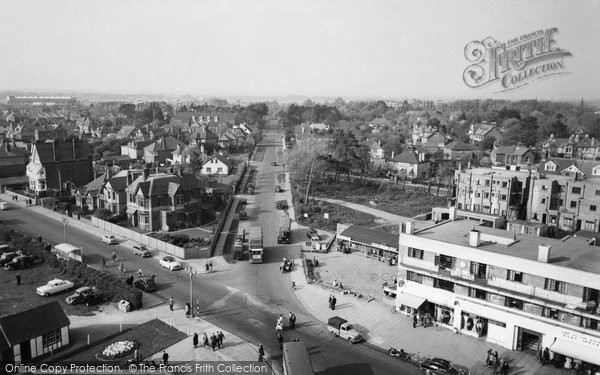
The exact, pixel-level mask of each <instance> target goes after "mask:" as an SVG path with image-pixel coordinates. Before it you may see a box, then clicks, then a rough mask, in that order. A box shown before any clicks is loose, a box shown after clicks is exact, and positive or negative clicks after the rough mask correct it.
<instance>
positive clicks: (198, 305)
mask: <svg viewBox="0 0 600 375" xmlns="http://www.w3.org/2000/svg"><path fill="white" fill-rule="evenodd" d="M196 316H198V317H199V316H200V304H199V303H196Z"/></svg>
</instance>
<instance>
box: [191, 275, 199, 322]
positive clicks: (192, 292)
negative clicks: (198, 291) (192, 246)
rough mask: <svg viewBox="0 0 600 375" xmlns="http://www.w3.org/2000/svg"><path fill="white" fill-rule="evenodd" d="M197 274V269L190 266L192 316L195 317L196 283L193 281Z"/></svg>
mask: <svg viewBox="0 0 600 375" xmlns="http://www.w3.org/2000/svg"><path fill="white" fill-rule="evenodd" d="M196 273H197V272H196V269H195V268H194V267H192V266H190V310H191V311H190V313H191V314H192V316H194V308H193V307H194V283H193V282H192V281H193V279H194V275H195V274H196Z"/></svg>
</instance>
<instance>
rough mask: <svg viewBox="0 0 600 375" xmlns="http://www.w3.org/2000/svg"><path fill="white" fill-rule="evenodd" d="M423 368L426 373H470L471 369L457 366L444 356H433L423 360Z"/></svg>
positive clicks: (442, 374) (452, 374) (445, 374)
mask: <svg viewBox="0 0 600 375" xmlns="http://www.w3.org/2000/svg"><path fill="white" fill-rule="evenodd" d="M421 370H423V372H424V373H425V374H426V375H469V369H468V368H466V367H463V366H456V365H454V364H453V363H452V362H450V361H447V360H445V359H443V358H431V359H427V360H425V361H423V362H421Z"/></svg>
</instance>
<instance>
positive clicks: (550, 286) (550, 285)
mask: <svg viewBox="0 0 600 375" xmlns="http://www.w3.org/2000/svg"><path fill="white" fill-rule="evenodd" d="M544 289H546V290H551V291H553V292H558V293H566V291H567V283H565V282H564V281H557V280H553V279H546V282H545V283H544Z"/></svg>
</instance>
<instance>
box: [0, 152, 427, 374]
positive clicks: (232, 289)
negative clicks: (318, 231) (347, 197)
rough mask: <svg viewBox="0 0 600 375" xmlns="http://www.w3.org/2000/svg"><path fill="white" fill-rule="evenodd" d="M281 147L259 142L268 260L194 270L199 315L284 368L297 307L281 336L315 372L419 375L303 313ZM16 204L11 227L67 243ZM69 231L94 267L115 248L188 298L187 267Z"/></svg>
mask: <svg viewBox="0 0 600 375" xmlns="http://www.w3.org/2000/svg"><path fill="white" fill-rule="evenodd" d="M277 149H278V144H275V143H274V142H268V141H267V142H265V144H264V145H263V146H260V147H259V151H258V154H257V161H259V163H258V173H257V174H256V183H257V193H256V195H255V196H254V197H253V198H254V201H253V203H250V205H249V207H248V211H249V212H248V213H249V219H250V220H254V221H255V222H256V223H260V224H262V225H263V228H264V232H265V263H264V264H249V263H248V262H247V261H242V262H238V263H237V264H236V265H235V266H234V267H233V268H232V269H231V270H229V271H223V272H216V273H213V274H209V275H196V276H195V279H194V281H193V284H194V298H195V297H198V298H199V299H200V306H201V315H202V317H203V318H204V319H206V320H208V321H210V322H211V323H213V324H215V325H218V326H220V327H222V328H223V329H225V330H227V331H229V332H233V333H235V334H236V335H238V336H240V337H241V338H243V339H244V340H246V341H248V342H251V343H254V344H258V343H262V344H263V345H264V346H265V351H266V353H267V356H268V357H271V359H273V363H274V367H275V368H280V366H281V365H280V360H281V351H280V350H279V347H278V344H277V343H276V341H275V336H276V335H275V332H274V328H275V322H276V319H277V315H278V314H279V313H282V314H284V315H287V314H288V313H289V311H294V313H295V314H296V315H297V317H298V320H297V329H295V330H294V331H284V337H285V338H286V340H291V339H292V338H295V337H297V338H299V339H300V340H301V341H302V342H304V343H305V344H306V346H307V348H308V349H309V352H310V354H311V359H312V361H313V365H314V368H315V371H316V372H318V373H321V374H331V375H334V374H335V375H337V374H340V375H342V374H365V375H368V374H392V373H401V374H414V373H417V372H418V370H417V369H416V368H415V367H414V366H412V365H410V364H406V363H404V362H402V361H400V360H398V359H395V358H392V357H389V356H388V355H387V354H385V353H381V352H380V351H378V350H375V349H373V348H371V347H370V346H369V345H367V344H365V343H361V344H354V345H351V344H349V343H347V342H346V341H344V340H342V339H339V338H334V337H332V336H331V335H330V334H329V333H327V331H326V329H325V326H324V325H323V324H322V323H321V322H320V321H318V320H316V319H314V318H313V317H312V316H311V315H310V314H309V313H308V312H307V311H305V309H304V308H303V307H302V306H301V304H300V303H299V301H298V300H297V299H296V297H295V294H294V293H293V291H292V290H291V288H290V280H289V275H287V274H282V273H281V272H280V271H279V263H280V261H281V259H282V257H283V256H286V257H292V256H293V257H295V258H296V259H298V257H299V248H298V247H295V246H293V245H276V242H277V241H276V235H277V234H276V232H277V224H278V214H279V213H280V212H277V210H275V203H274V196H275V193H274V185H275V180H276V178H277V177H276V175H277V174H278V173H281V169H280V168H281V167H274V166H271V161H274V160H275V158H276V152H277ZM9 205H10V202H9ZM11 206H12V205H11ZM12 208H13V209H10V210H7V211H3V212H2V216H3V218H4V219H5V222H7V224H9V225H10V226H11V227H13V228H15V229H17V230H19V231H22V232H24V233H26V234H28V235H30V236H34V237H37V236H38V235H41V236H42V237H43V238H44V240H47V241H50V242H52V243H60V242H63V240H64V238H63V236H64V234H63V233H64V227H63V224H62V223H61V222H59V221H57V220H55V219H53V218H50V217H47V216H45V215H39V214H36V213H35V212H34V211H33V210H31V209H28V208H16V206H12ZM69 220H72V219H69ZM67 232H68V233H67V235H68V241H69V242H70V243H73V244H83V247H84V260H85V262H86V263H89V264H95V265H97V264H99V263H100V259H102V257H105V258H107V259H108V258H109V257H110V255H111V253H112V251H113V249H116V251H117V254H118V257H119V258H120V259H122V260H123V261H124V264H125V268H126V269H127V270H128V271H134V270H137V269H138V268H139V267H141V268H142V269H143V270H144V273H146V274H155V275H157V283H158V286H159V290H158V291H157V292H156V293H157V294H159V295H160V296H162V297H163V298H165V299H167V298H168V297H169V296H173V297H174V299H175V300H176V301H178V302H179V301H187V300H189V275H187V273H186V272H185V271H178V272H169V271H166V270H165V269H163V268H161V267H160V266H159V265H158V261H157V260H156V259H153V258H147V259H139V257H135V256H133V255H132V253H131V250H130V249H127V248H125V247H122V246H120V245H113V246H108V245H105V244H103V243H102V242H101V241H100V236H99V233H97V232H92V233H88V232H85V231H81V230H78V229H77V228H74V227H69V226H67ZM295 235H296V236H297V235H302V234H297V233H296V234H295ZM107 266H108V269H109V270H110V271H113V272H115V271H116V267H115V265H114V264H112V262H108V263H107ZM324 303H325V301H324ZM374 319H376V317H374ZM390 329H394V327H390Z"/></svg>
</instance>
